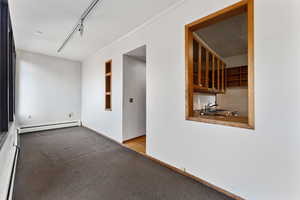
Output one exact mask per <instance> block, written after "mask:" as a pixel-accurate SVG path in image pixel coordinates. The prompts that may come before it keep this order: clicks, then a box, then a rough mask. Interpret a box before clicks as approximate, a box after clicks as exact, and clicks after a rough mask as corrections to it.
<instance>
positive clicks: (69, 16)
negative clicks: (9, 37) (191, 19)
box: [9, 0, 179, 60]
mask: <svg viewBox="0 0 300 200" xmlns="http://www.w3.org/2000/svg"><path fill="white" fill-rule="evenodd" d="M178 1H179V0H160V1H149V0H127V1H120V0H104V1H103V2H102V3H101V4H99V5H98V6H97V7H96V9H95V10H94V11H93V12H92V14H91V15H90V16H89V17H88V19H87V21H86V23H85V33H84V36H83V37H80V36H79V33H76V34H75V37H73V38H72V40H71V41H70V42H69V43H68V44H67V46H66V47H65V48H64V49H63V51H62V52H61V53H57V49H58V48H59V46H60V45H61V43H62V42H63V41H64V39H65V38H66V36H67V35H68V33H69V32H70V31H71V30H72V28H73V26H74V25H75V24H76V22H77V21H78V19H79V17H80V16H81V14H82V13H83V12H84V10H85V9H86V8H87V7H88V6H89V4H90V2H91V0H76V1H74V0H9V4H10V10H11V15H12V23H13V29H14V36H15V42H16V47H17V49H22V50H28V51H32V52H38V53H42V54H46V55H51V56H58V57H63V58H68V59H72V60H83V59H84V58H86V57H87V56H89V55H90V54H92V53H94V52H95V51H97V50H98V49H101V48H103V47H105V46H106V45H108V44H110V43H111V42H113V41H114V40H116V39H118V38H119V37H121V36H123V35H125V34H126V33H128V32H130V31H131V30H132V29H134V28H136V27H137V26H139V25H141V24H143V23H144V22H146V21H147V20H149V19H151V18H152V17H154V16H155V15H156V14H158V13H160V12H162V11H163V10H164V9H167V8H168V7H170V6H171V5H173V4H174V3H176V2H178ZM39 31H40V32H42V34H37V32H39Z"/></svg>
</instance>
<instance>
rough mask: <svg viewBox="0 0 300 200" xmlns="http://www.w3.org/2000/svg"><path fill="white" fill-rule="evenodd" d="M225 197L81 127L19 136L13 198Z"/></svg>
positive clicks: (188, 199) (146, 199)
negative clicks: (19, 146)
mask: <svg viewBox="0 0 300 200" xmlns="http://www.w3.org/2000/svg"><path fill="white" fill-rule="evenodd" d="M177 199H178V200H179V199H180V200H208V199H211V200H225V199H231V198H229V197H226V196H224V195H223V194H221V193H219V192H217V191H214V190H213V189H211V188H208V187H206V186H205V185H202V184H200V183H198V182H196V181H194V180H192V179H190V178H187V177H185V176H182V175H180V174H177V173H175V172H173V171H172V170H170V169H168V168H165V167H162V166H160V165H159V164H157V163H155V162H154V161H151V160H149V159H147V158H145V157H143V156H142V155H139V154H138V153H136V152H133V151H131V150H129V149H126V148H124V147H122V146H121V145H119V144H117V143H115V142H113V141H110V140H108V139H106V138H104V137H103V136H100V135H98V134H96V133H94V132H93V131H90V130H88V129H85V128H81V127H77V128H67V129H60V130H54V131H44V132H37V133H31V134H24V135H22V136H21V153H20V157H19V163H18V167H17V174H16V183H15V200H177Z"/></svg>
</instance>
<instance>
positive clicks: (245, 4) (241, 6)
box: [185, 0, 255, 129]
mask: <svg viewBox="0 0 300 200" xmlns="http://www.w3.org/2000/svg"><path fill="white" fill-rule="evenodd" d="M243 12H247V23H248V123H242V122H233V121H225V120H218V119H206V118H201V117H194V115H193V94H194V88H193V79H192V78H193V45H192V44H193V31H195V30H197V29H200V28H204V27H207V26H209V25H211V24H215V23H217V22H219V21H222V20H224V19H227V18H230V17H232V16H236V15H238V14H241V13H243ZM185 62H186V64H185V65H186V105H185V109H186V120H191V121H198V122H205V123H212V124H220V125H225V126H232V127H239V128H247V129H254V128H255V120H254V0H242V1H240V2H238V3H236V4H233V5H231V6H229V7H226V8H224V9H222V10H219V11H217V12H215V13H213V14H210V15H208V16H206V17H203V18H201V19H199V20H196V21H194V22H192V23H190V24H187V25H185ZM218 64H219V63H218ZM220 67H221V66H220ZM223 73H224V72H223ZM222 75H223V76H224V74H222ZM223 81H224V82H225V80H223ZM219 84H220V83H218V86H219Z"/></svg>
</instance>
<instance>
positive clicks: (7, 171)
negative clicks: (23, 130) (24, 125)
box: [0, 123, 17, 199]
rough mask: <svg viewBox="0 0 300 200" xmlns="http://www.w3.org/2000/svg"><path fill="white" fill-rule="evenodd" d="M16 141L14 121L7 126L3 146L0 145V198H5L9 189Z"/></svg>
mask: <svg viewBox="0 0 300 200" xmlns="http://www.w3.org/2000/svg"><path fill="white" fill-rule="evenodd" d="M16 142H17V132H16V128H15V123H12V124H11V125H10V127H9V131H8V135H7V136H6V139H5V142H4V144H3V146H1V145H0V199H6V197H7V194H8V189H9V182H10V175H11V171H12V167H13V162H14V156H15V151H16V147H14V145H15V144H16Z"/></svg>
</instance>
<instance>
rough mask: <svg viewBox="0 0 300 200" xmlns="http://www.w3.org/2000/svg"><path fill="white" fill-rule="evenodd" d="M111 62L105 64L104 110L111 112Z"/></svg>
mask: <svg viewBox="0 0 300 200" xmlns="http://www.w3.org/2000/svg"><path fill="white" fill-rule="evenodd" d="M111 68H112V61H111V60H110V61H107V62H106V63H105V110H106V111H111V110H112V109H111V82H112V80H111V77H112V70H111Z"/></svg>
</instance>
